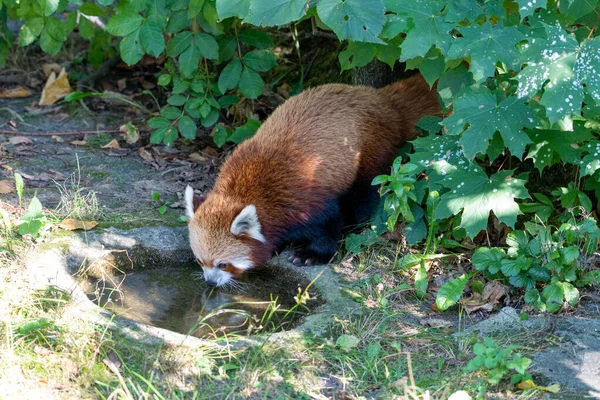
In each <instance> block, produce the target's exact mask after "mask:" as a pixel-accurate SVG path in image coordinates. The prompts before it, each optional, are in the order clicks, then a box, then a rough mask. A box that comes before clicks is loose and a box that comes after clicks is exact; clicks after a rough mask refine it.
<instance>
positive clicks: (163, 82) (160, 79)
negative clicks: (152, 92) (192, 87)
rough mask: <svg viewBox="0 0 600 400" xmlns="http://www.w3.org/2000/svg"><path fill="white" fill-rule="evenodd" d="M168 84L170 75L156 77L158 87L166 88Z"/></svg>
mask: <svg viewBox="0 0 600 400" xmlns="http://www.w3.org/2000/svg"><path fill="white" fill-rule="evenodd" d="M169 83H171V75H170V74H162V75H161V76H159V77H158V86H167V85H168V84H169Z"/></svg>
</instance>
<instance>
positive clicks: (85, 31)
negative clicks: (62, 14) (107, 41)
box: [79, 15, 94, 40]
mask: <svg viewBox="0 0 600 400" xmlns="http://www.w3.org/2000/svg"><path fill="white" fill-rule="evenodd" d="M79 34H80V35H81V37H82V38H84V39H87V40H91V39H92V38H93V37H94V24H93V23H92V21H90V20H89V19H87V18H86V17H84V16H83V15H82V16H80V18H79Z"/></svg>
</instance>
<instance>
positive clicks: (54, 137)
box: [52, 135, 64, 143]
mask: <svg viewBox="0 0 600 400" xmlns="http://www.w3.org/2000/svg"><path fill="white" fill-rule="evenodd" d="M52 139H54V140H55V141H56V142H58V143H62V142H64V139H63V138H61V137H60V136H56V135H53V136H52Z"/></svg>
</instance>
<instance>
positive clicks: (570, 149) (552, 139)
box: [526, 129, 592, 175]
mask: <svg viewBox="0 0 600 400" xmlns="http://www.w3.org/2000/svg"><path fill="white" fill-rule="evenodd" d="M526 132H527V134H528V135H529V138H530V139H531V141H532V142H533V144H532V145H531V146H529V152H528V153H527V157H526V159H531V160H533V164H534V166H535V167H536V168H537V169H538V170H539V171H540V172H543V171H544V169H545V168H546V167H551V166H552V165H554V164H556V163H558V162H561V161H562V162H568V163H572V164H575V163H579V162H580V160H581V150H580V149H579V147H580V143H582V142H583V141H586V140H589V139H591V138H592V137H591V135H590V134H589V132H585V131H581V130H579V129H576V130H574V131H572V132H568V131H557V130H542V129H535V130H527V131H526ZM582 172H584V175H585V172H587V170H585V168H583V169H582Z"/></svg>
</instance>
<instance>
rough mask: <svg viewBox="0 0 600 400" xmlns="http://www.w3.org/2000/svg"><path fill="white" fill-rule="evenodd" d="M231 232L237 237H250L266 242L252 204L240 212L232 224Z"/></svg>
mask: <svg viewBox="0 0 600 400" xmlns="http://www.w3.org/2000/svg"><path fill="white" fill-rule="evenodd" d="M230 231H231V233H233V234H234V235H236V236H241V235H248V236H250V237H251V238H253V239H256V240H258V241H260V242H263V243H264V242H265V237H264V236H263V234H262V232H261V226H260V221H259V220H258V215H257V214H256V207H255V206H254V204H250V205H249V206H246V207H244V209H243V210H242V211H240V213H239V214H238V215H237V217H235V218H234V220H233V222H232V223H231V228H230Z"/></svg>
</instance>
